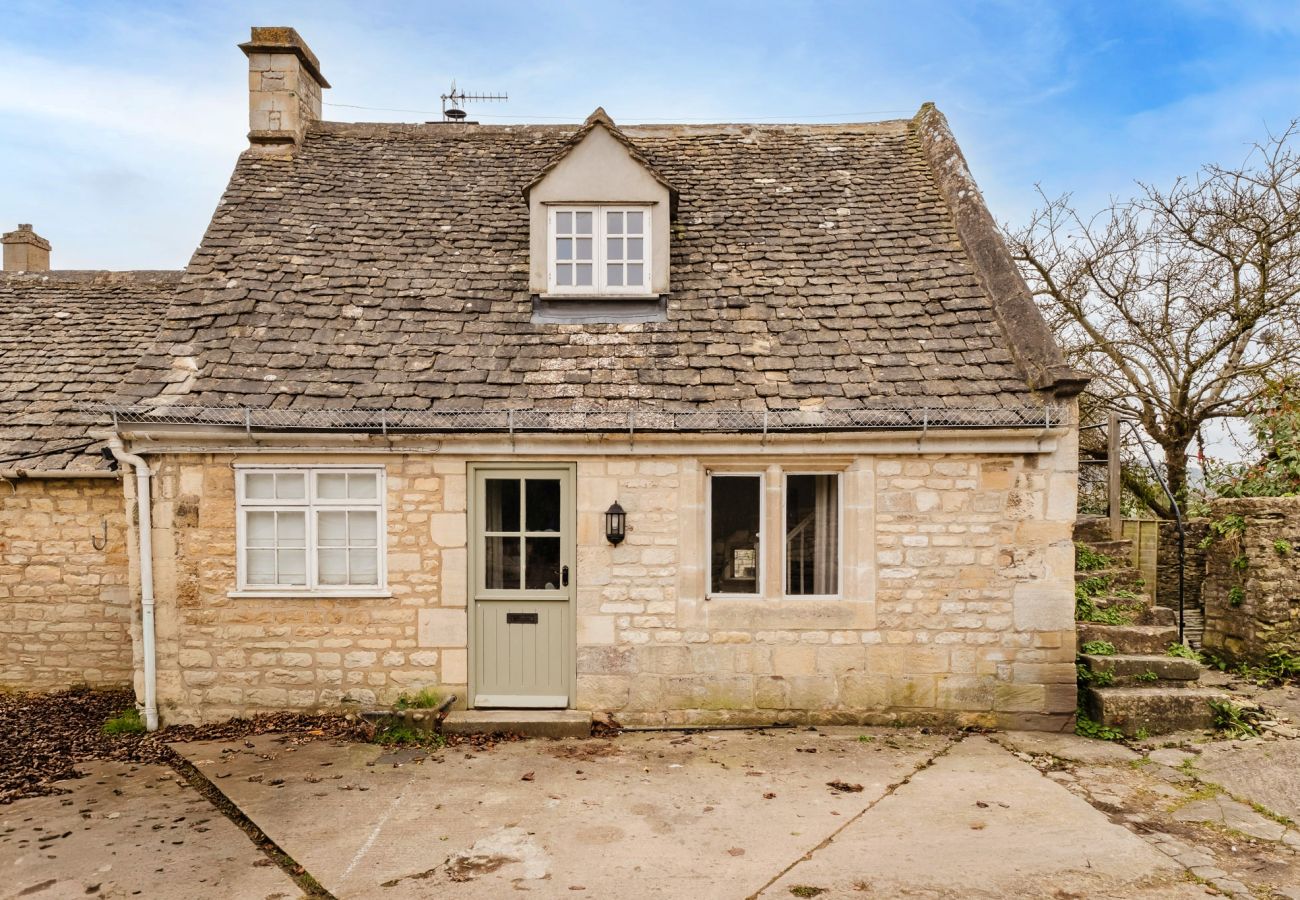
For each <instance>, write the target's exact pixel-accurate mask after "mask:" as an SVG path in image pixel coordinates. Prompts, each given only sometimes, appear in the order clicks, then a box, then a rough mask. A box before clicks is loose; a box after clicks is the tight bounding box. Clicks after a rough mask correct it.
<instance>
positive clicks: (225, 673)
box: [153, 455, 468, 723]
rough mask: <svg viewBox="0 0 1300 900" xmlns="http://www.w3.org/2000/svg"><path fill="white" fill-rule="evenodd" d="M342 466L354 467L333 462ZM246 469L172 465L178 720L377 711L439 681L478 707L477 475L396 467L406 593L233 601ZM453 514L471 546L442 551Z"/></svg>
mask: <svg viewBox="0 0 1300 900" xmlns="http://www.w3.org/2000/svg"><path fill="white" fill-rule="evenodd" d="M245 461H246V460H245ZM256 461H257V462H258V463H262V462H268V463H272V464H273V463H277V462H278V463H286V462H291V463H296V464H298V465H302V464H303V462H304V461H303V460H302V458H300V457H299V458H288V459H267V460H263V459H260V458H259V459H258V460H256ZM336 461H342V460H336V459H335V458H333V457H331V458H330V459H329V462H336ZM350 461H355V460H350ZM366 461H367V462H372V463H373V462H374V461H375V460H374V459H367V460H366ZM233 462H234V458H233V457H231V456H228V455H224V456H223V455H203V456H197V455H190V456H169V457H165V458H163V461H162V463H161V464H160V465H159V466H158V469H157V475H156V478H155V498H156V499H155V504H154V518H153V525H154V559H155V592H156V595H157V599H158V606H157V614H156V615H157V624H156V634H157V642H158V647H157V652H158V702H159V709H160V713H161V715H162V717H163V719H164V721H165V722H170V723H176V722H193V721H200V720H206V721H217V720H221V719H227V718H230V717H232V716H238V715H247V714H250V713H255V712H260V711H269V710H276V709H286V708H287V709H304V710H314V709H332V708H340V707H342V708H354V709H355V708H364V709H369V708H373V707H375V706H377V705H380V704H385V703H391V702H392V701H394V700H395V699H396V698H397V697H398V696H399V695H400V694H402V693H405V692H413V691H418V690H419V689H421V688H424V687H430V686H435V685H436V686H439V687H441V688H443V689H445V690H447V691H450V692H457V693H458V694H459V695H460V696H461V697H464V695H465V684H466V681H467V680H468V677H467V674H466V660H467V651H466V634H465V632H466V625H465V592H464V575H463V573H464V569H465V551H464V538H463V533H464V525H463V518H464V509H465V486H464V465H463V464H461V465H460V466H459V467H451V468H454V469H456V471H455V472H448V471H447V469H448V466H447V465H446V464H443V463H440V462H439V461H438V460H436V459H435V458H434V457H431V456H424V457H389V458H388V460H387V470H388V478H387V489H388V524H387V529H388V572H389V581H390V590H391V594H392V596H391V597H387V598H381V599H376V598H345V599H324V598H306V597H302V598H249V597H231V596H230V593H231V592H232V591H233V590H234V589H235V587H236V553H235V493H234V492H235V472H234V469H233ZM449 512H451V513H455V514H456V518H457V519H459V520H461V522H462V524H461V525H460V529H459V532H460V534H461V535H462V536H461V537H460V538H459V539H458V544H459V546H457V547H455V548H447V549H444V548H443V547H440V546H439V545H437V544H436V543H434V540H433V531H434V528H433V527H431V522H432V521H433V518H434V517H435V516H437V515H440V514H443V513H449ZM444 571H446V572H447V573H448V574H447V576H446V577H443V575H442V573H443V572H444Z"/></svg>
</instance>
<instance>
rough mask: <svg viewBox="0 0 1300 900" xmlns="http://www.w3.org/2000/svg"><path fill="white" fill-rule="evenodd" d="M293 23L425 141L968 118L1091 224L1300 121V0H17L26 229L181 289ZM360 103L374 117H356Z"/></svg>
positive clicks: (2, 76)
mask: <svg viewBox="0 0 1300 900" xmlns="http://www.w3.org/2000/svg"><path fill="white" fill-rule="evenodd" d="M253 24H259V25H292V26H294V27H296V28H297V29H298V31H299V32H300V33H301V34H302V35H303V36H304V37H305V38H306V40H307V41H308V43H309V44H310V45H311V46H312V48H313V49H314V50H315V51H316V53H317V55H318V56H319V57H320V59H321V66H322V69H323V71H324V73H325V75H326V77H327V78H328V79H329V80H330V82H331V83H332V84H333V85H334V88H333V89H332V90H330V91H327V92H326V102H327V104H330V103H332V104H339V105H327V106H326V117H327V118H330V119H337V120H354V121H378V120H394V121H421V120H423V119H425V118H432V117H433V116H432V115H424V114H421V113H410V112H387V111H375V110H366V109H357V108H353V107H355V106H364V107H379V108H384V109H400V110H406V109H413V110H436V109H437V108H438V105H439V101H438V95H439V94H440V93H442V92H443V91H445V90H446V89H447V87H448V85H449V83H450V81H451V79H452V78H455V79H457V81H458V83H459V84H460V85H461V86H462V87H465V88H468V89H471V90H479V91H508V92H509V94H510V98H511V99H510V101H509V102H508V103H505V104H491V105H487V104H485V105H481V106H478V107H474V108H473V111H474V113H475V116H476V117H477V118H479V119H481V120H482V121H484V122H509V121H581V119H582V118H584V117H585V116H586V115H587V114H588V113H589V112H590V111H591V110H592V109H593V108H594V107H596V106H597V105H602V106H604V107H605V108H606V110H608V111H609V113H610V114H611V115H612V116H613V117H614V119H615V120H616V121H619V122H628V123H630V122H636V121H697V120H698V121H745V120H767V121H777V120H780V121H799V120H803V121H819V122H825V121H859V120H873V119H881V118H896V117H900V116H908V115H911V114H912V112H914V111H915V109H916V108H917V107H918V106H919V105H920V104H921V102H922V101H925V100H933V101H935V102H936V103H938V105H939V107H940V109H942V110H943V111H944V112H945V113H947V115H948V117H949V120H950V121H951V123H952V126H953V128H954V130H955V132H956V134H957V137H958V140H959V141H960V142H961V144H962V146H963V148H964V150H965V152H966V155H967V157H968V159H969V160H970V163H971V168H972V169H973V171H974V173H975V176H976V178H977V179H978V180H979V182H980V184H981V186H982V187H983V189H984V192H985V194H986V196H987V199H988V201H989V204H990V206H991V207H992V209H993V212H994V215H995V216H996V217H997V218H998V219H1000V220H1002V221H1008V222H1012V223H1017V222H1019V221H1022V220H1023V219H1024V218H1025V216H1026V215H1027V214H1028V212H1029V211H1030V210H1031V209H1032V208H1033V207H1034V205H1035V202H1036V196H1035V184H1036V183H1041V184H1042V185H1043V188H1044V189H1045V190H1046V191H1047V192H1048V193H1049V194H1057V193H1061V192H1065V191H1071V192H1073V193H1074V194H1075V196H1076V198H1078V200H1079V202H1080V203H1081V205H1083V206H1084V207H1085V208H1092V207H1095V206H1098V205H1100V204H1102V203H1104V202H1105V200H1106V198H1107V197H1108V196H1111V195H1127V194H1128V193H1130V192H1131V190H1132V185H1133V182H1134V180H1136V179H1142V180H1147V181H1154V182H1157V183H1162V182H1167V181H1169V180H1170V179H1172V178H1173V177H1174V176H1176V175H1178V174H1182V173H1188V172H1190V171H1192V170H1194V169H1195V168H1196V167H1197V166H1198V165H1200V164H1201V163H1204V162H1208V161H1216V162H1223V163H1230V164H1231V163H1236V162H1238V161H1240V160H1241V159H1242V158H1243V157H1244V156H1245V155H1246V152H1247V149H1248V146H1249V144H1250V143H1251V142H1253V141H1255V140H1259V139H1260V138H1261V137H1262V136H1263V134H1264V132H1265V129H1266V128H1272V129H1281V128H1283V127H1284V126H1285V125H1286V123H1287V122H1288V121H1290V119H1292V118H1293V117H1295V116H1298V115H1300V53H1297V52H1296V46H1297V41H1298V39H1300V3H1297V2H1294V0H1291V2H1285V0H1261V2H1255V3H1247V2H1242V3H1233V2H1229V0H1150V2H1109V3H1107V2H1092V3H1090V2H1078V0H1075V2H1059V3H1048V2H1023V3H1022V2H971V0H966V2H930V0H907V2H855V3H835V2H824V3H813V2H803V3H795V2H791V3H775V2H773V3H767V2H761V0H749V2H722V0H690V2H654V3H645V2H642V3H617V2H609V0H607V2H604V3H599V4H598V3H592V2H556V0H547V2H522V0H520V2H498V0H479V2H475V3H467V2H457V3H442V2H438V3H433V2H428V3H390V2H383V0H370V2H367V3H364V4H363V3H344V2H323V0H314V2H310V3H296V2H276V0H262V2H256V3H251V2H220V3H210V2H202V3H200V2H188V3H187V2H171V3H130V2H94V0H83V2H75V3H74V2H57V0H6V2H5V4H4V13H3V26H4V27H3V30H0V226H3V230H8V229H10V228H12V227H13V225H14V224H15V223H17V222H20V221H21V222H32V223H35V225H36V229H37V231H38V232H40V233H41V234H43V235H44V236H45V237H47V238H48V239H49V240H50V241H51V242H52V243H53V244H54V259H53V263H54V265H55V267H57V268H113V269H127V268H174V267H180V266H183V265H184V264H185V263H186V262H187V260H188V259H189V256H190V253H191V252H192V251H193V248H194V247H195V245H196V244H197V243H198V241H199V238H200V237H201V235H202V232H203V228H204V227H205V225H206V223H207V221H208V219H209V217H210V216H211V214H212V210H213V207H214V206H215V204H216V201H217V199H218V197H219V196H220V193H221V190H222V188H223V187H224V185H225V182H226V179H227V177H228V176H229V173H230V170H231V167H232V166H233V164H234V160H235V156H236V155H237V154H238V153H239V151H240V150H241V149H242V148H243V147H244V146H245V138H244V135H245V132H246V131H247V112H246V105H245V104H246V85H247V80H246V74H245V73H246V61H245V59H244V56H243V54H241V53H240V52H239V50H237V49H236V47H235V44H236V43H238V42H240V41H243V40H247V37H248V28H249V26H250V25H253ZM342 104H350V105H349V106H344V105H342Z"/></svg>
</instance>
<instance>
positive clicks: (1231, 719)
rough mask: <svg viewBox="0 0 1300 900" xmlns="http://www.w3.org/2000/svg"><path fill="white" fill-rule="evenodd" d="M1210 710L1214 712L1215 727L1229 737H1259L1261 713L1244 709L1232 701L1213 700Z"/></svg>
mask: <svg viewBox="0 0 1300 900" xmlns="http://www.w3.org/2000/svg"><path fill="white" fill-rule="evenodd" d="M1210 709H1211V710H1213V711H1214V727H1215V729H1216V730H1217V731H1222V732H1224V733H1226V734H1227V735H1228V736H1229V737H1234V738H1246V737H1259V729H1258V728H1257V727H1255V726H1256V725H1257V724H1258V722H1259V713H1257V712H1255V711H1254V710H1249V709H1243V708H1242V707H1240V706H1238V705H1237V704H1235V703H1233V702H1232V701H1230V700H1211V701H1210Z"/></svg>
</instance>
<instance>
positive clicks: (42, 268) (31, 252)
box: [0, 223, 50, 272]
mask: <svg viewBox="0 0 1300 900" xmlns="http://www.w3.org/2000/svg"><path fill="white" fill-rule="evenodd" d="M0 243H2V244H4V248H5V249H4V270H5V271H6V272H48V271H50V242H49V241H47V240H46V239H45V238H43V237H41V236H40V235H39V234H37V233H36V232H34V231H32V226H31V225H28V224H26V223H24V224H21V225H19V226H18V230H17V231H11V232H9V233H8V234H6V235H4V236H3V237H0Z"/></svg>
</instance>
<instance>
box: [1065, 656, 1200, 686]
mask: <svg viewBox="0 0 1300 900" xmlns="http://www.w3.org/2000/svg"><path fill="white" fill-rule="evenodd" d="M1079 659H1080V660H1081V661H1082V662H1083V664H1084V665H1085V666H1087V667H1088V669H1089V670H1091V671H1093V672H1110V673H1111V674H1112V675H1114V676H1115V677H1116V678H1117V679H1119V680H1120V681H1125V680H1130V681H1131V680H1132V679H1133V678H1134V677H1135V676H1137V675H1142V674H1145V673H1147V672H1155V673H1156V675H1157V676H1158V677H1159V680H1160V681H1176V682H1189V681H1196V680H1197V679H1199V678H1200V677H1201V665H1200V663H1198V662H1196V661H1195V660H1192V659H1184V658H1183V657H1181V656H1168V655H1156V654H1146V653H1133V654H1119V655H1115V656H1094V655H1092V654H1088V653H1084V654H1080V656H1079ZM1136 683H1139V684H1140V683H1141V682H1136ZM1171 686H1172V685H1171Z"/></svg>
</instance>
